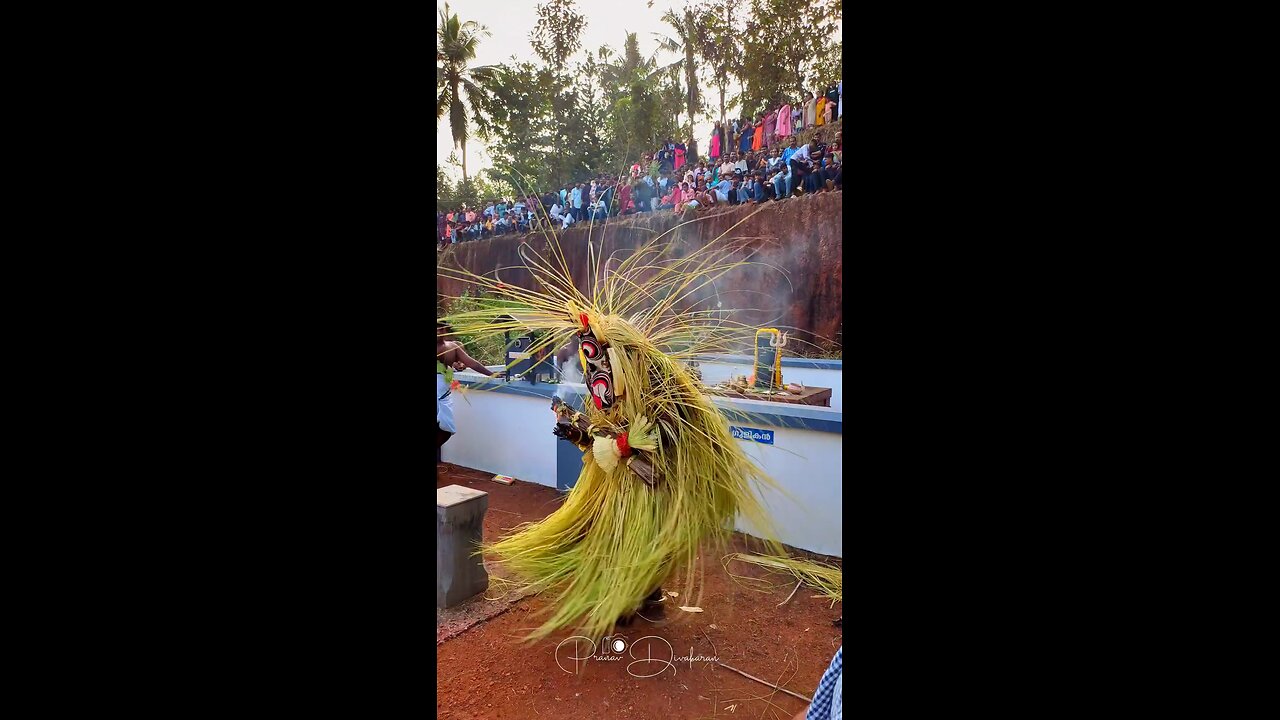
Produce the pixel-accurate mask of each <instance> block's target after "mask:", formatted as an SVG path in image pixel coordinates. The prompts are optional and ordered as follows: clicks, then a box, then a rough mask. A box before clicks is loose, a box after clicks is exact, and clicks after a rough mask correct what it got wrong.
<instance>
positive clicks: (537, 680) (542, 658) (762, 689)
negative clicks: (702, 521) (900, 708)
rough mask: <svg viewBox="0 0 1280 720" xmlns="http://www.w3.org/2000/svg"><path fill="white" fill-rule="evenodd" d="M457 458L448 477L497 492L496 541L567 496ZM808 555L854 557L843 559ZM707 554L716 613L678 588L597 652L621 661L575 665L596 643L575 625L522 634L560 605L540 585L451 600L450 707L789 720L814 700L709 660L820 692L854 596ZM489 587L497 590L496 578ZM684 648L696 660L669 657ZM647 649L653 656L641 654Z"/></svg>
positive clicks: (683, 719)
mask: <svg viewBox="0 0 1280 720" xmlns="http://www.w3.org/2000/svg"><path fill="white" fill-rule="evenodd" d="M448 467H449V472H448V473H446V474H442V475H438V476H437V481H436V486H437V487H444V486H446V485H454V484H457V485H463V486H466V487H472V488H476V489H479V490H484V491H485V492H487V493H489V510H488V513H487V514H486V516H485V521H484V535H485V539H486V540H491V539H494V538H496V537H499V536H500V535H502V534H506V533H507V532H509V531H510V529H511V528H512V527H514V526H515V525H516V524H518V523H521V522H530V521H536V520H539V519H541V518H543V517H546V516H547V515H549V514H550V513H551V512H553V511H554V510H555V509H556V507H558V505H559V502H560V495H559V493H558V492H556V490H554V489H553V488H548V487H545V486H542V485H537V484H533V483H526V482H521V481H519V480H517V481H516V482H515V484H513V485H510V486H505V485H501V484H499V483H496V482H493V481H492V480H491V479H490V478H491V477H492V475H491V474H488V473H482V472H480V471H477V470H471V469H469V468H462V467H458V466H448ZM745 542H746V538H745V536H740V535H736V534H735V537H734V541H733V544H734V548H733V549H745V547H746V546H745ZM795 554H803V555H807V556H808V557H811V558H814V559H818V560H825V561H828V562H833V563H834V564H837V565H839V564H840V561H839V559H836V558H825V557H822V556H815V555H812V554H807V553H800V552H798V551H796V552H795ZM705 560H706V562H704V565H705V576H704V577H703V578H702V579H701V582H700V583H699V585H700V588H697V589H696V590H695V592H699V593H700V597H699V598H698V599H697V600H696V603H697V605H698V606H699V607H701V608H702V609H703V612H701V613H697V614H694V613H687V612H684V611H681V610H679V609H678V607H677V606H679V605H684V604H686V603H688V602H690V601H691V600H690V599H689V598H676V597H667V598H666V602H664V606H666V605H670V607H666V609H665V612H664V613H662V616H661V617H658V618H653V619H654V620H656V622H650V621H647V620H644V619H638V620H636V621H635V622H634V623H633V624H632V625H631V626H629V627H620V628H618V632H617V634H618V635H620V636H621V638H622V639H623V643H624V646H625V648H626V649H625V650H624V651H623V652H622V653H621V654H616V653H612V652H608V651H606V652H604V653H597V657H601V658H617V659H616V660H604V659H591V660H587V661H585V662H577V663H575V662H574V661H573V659H572V658H573V657H574V653H575V651H576V652H577V656H578V657H584V656H586V655H587V654H588V652H589V651H588V652H584V651H583V650H582V649H581V648H579V647H578V646H579V641H573V640H566V639H567V638H568V636H569V635H570V634H571V633H562V634H560V635H557V636H555V637H553V638H551V639H549V640H544V641H541V642H538V643H536V644H534V645H532V646H525V645H522V644H520V637H521V636H522V635H523V634H524V633H525V632H527V631H528V630H530V629H532V628H533V627H535V626H536V625H537V624H538V617H537V616H536V613H538V611H540V610H544V609H546V607H547V602H548V601H547V600H546V599H544V598H543V597H540V596H530V597H525V598H522V599H514V600H485V599H484V598H476V599H475V600H471V601H467V603H464V604H463V605H462V606H460V607H458V608H451V609H449V610H444V611H437V615H436V624H437V633H436V635H437V648H436V652H437V661H438V666H437V673H436V691H437V698H438V699H437V706H436V709H437V713H438V716H439V717H441V718H447V719H449V720H480V719H483V720H530V719H531V718H541V717H546V718H583V719H584V720H596V719H597V718H599V719H601V720H604V719H614V718H619V719H621V718H645V719H646V720H659V719H660V720H695V719H700V718H724V719H726V720H729V719H733V718H768V719H771V720H781V719H787V720H789V719H790V718H791V717H793V716H794V715H795V714H796V713H798V712H800V711H801V710H803V709H804V708H805V707H806V703H805V702H803V701H801V700H799V699H797V698H795V697H792V696H791V695H788V694H786V693H784V692H780V691H777V690H775V689H774V688H772V687H769V686H767V685H763V684H760V683H757V682H754V681H752V680H749V679H747V678H745V677H743V676H742V675H739V674H738V673H735V672H733V671H732V670H728V669H725V668H724V667H720V666H719V665H718V664H716V662H714V661H711V660H709V658H716V659H718V662H719V663H723V664H725V665H729V666H732V667H733V668H736V669H737V670H741V671H742V672H745V673H748V674H750V675H754V676H755V677H757V678H760V679H763V680H767V681H768V682H771V683H774V684H775V685H779V686H781V687H783V688H786V689H787V690H790V691H793V692H795V693H797V694H799V695H803V696H805V697H810V696H811V695H812V694H813V691H814V690H815V689H816V688H817V686H818V680H819V678H821V677H822V673H823V671H824V670H826V668H827V665H828V664H829V663H830V662H831V657H832V656H833V655H834V654H835V652H836V650H837V649H838V648H839V647H840V646H841V643H842V637H843V631H842V630H841V629H840V628H838V627H835V626H833V625H832V620H835V619H836V618H838V617H840V615H841V607H842V605H841V604H840V603H837V604H836V606H835V607H834V608H832V607H831V601H830V600H827V599H823V598H815V597H812V596H813V595H815V594H816V591H814V590H812V589H811V588H808V587H801V588H800V589H799V591H798V592H796V593H795V594H794V595H792V596H791V599H790V600H789V601H787V602H786V603H785V604H782V605H781V606H779V603H783V601H784V600H786V599H787V596H788V595H791V592H792V589H793V588H794V587H795V582H794V581H791V580H789V576H785V575H777V574H771V573H769V572H767V571H766V570H765V569H764V568H760V567H757V566H754V565H747V564H745V563H740V562H735V563H731V569H732V570H733V572H734V573H736V574H738V575H744V576H749V577H754V578H767V579H768V580H770V581H771V582H773V583H775V588H774V589H773V590H772V591H771V592H760V591H758V590H753V589H751V588H748V587H744V586H743V585H742V584H740V583H739V582H736V581H734V580H733V579H732V578H730V577H729V575H728V573H727V572H726V570H725V568H724V567H723V566H722V563H721V559H720V558H719V557H714V558H705ZM486 566H487V567H489V570H490V574H491V575H496V576H499V577H501V576H502V575H503V573H502V569H501V567H500V566H499V565H498V564H497V563H495V562H493V561H490V560H486ZM667 589H668V590H673V589H675V588H674V587H669V588H667ZM489 594H490V595H491V596H492V595H496V594H497V593H496V592H494V591H493V589H492V588H491V593H489ZM646 636H647V639H645V638H646ZM562 642H564V644H563V645H561V643H562ZM558 645H559V646H560V647H559V648H558V649H557V646H558ZM681 657H684V658H691V659H687V660H685V661H681V662H672V663H668V662H665V661H666V660H671V659H674V658H681ZM638 658H641V659H643V661H640V662H637V659H638ZM649 658H653V659H652V660H651V659H649ZM575 666H576V667H575ZM575 670H576V674H575ZM636 676H642V677H636ZM645 676H651V677H645Z"/></svg>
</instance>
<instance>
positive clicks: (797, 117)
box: [791, 100, 804, 135]
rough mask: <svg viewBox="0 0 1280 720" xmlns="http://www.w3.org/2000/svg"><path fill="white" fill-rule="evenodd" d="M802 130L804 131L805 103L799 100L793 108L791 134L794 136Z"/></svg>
mask: <svg viewBox="0 0 1280 720" xmlns="http://www.w3.org/2000/svg"><path fill="white" fill-rule="evenodd" d="M801 130H804V101H803V100H797V101H796V103H795V104H794V105H792V106H791V133H792V134H793V135H794V134H795V133H798V132H800V131H801Z"/></svg>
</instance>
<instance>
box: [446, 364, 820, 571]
mask: <svg viewBox="0 0 1280 720" xmlns="http://www.w3.org/2000/svg"><path fill="white" fill-rule="evenodd" d="M704 367H705V366H704ZM819 372H821V371H819ZM468 374H470V373H468ZM476 377H477V378H478V376H476ZM578 388H581V386H580V385H579V386H578ZM464 397H465V399H464ZM453 398H454V403H453V408H454V417H455V419H456V421H457V425H458V434H457V435H455V436H454V437H453V438H451V439H450V440H449V442H448V443H445V446H444V449H443V452H442V459H443V460H444V461H445V462H450V463H455V464H458V465H464V466H466V467H471V468H475V469H477V470H483V471H485V472H491V473H494V474H501V475H510V476H512V477H515V478H518V479H520V480H524V481H527V482H534V483H538V484H539V485H546V486H548V487H555V486H556V443H558V442H563V441H562V440H560V439H559V438H557V437H556V436H555V435H552V434H551V424H552V423H553V422H554V418H553V416H552V413H551V411H550V401H549V400H548V399H547V398H545V397H542V396H521V395H516V394H510V393H498V392H487V391H484V390H464V391H463V392H455V393H454V395H453ZM714 402H715V403H716V404H717V405H720V406H724V407H732V408H739V409H743V410H748V411H750V410H758V411H763V410H766V409H768V410H776V408H777V407H778V403H768V402H761V401H755V400H736V399H729V398H716V399H715V401H714ZM820 412H821V413H822V414H824V415H825V414H830V415H831V417H832V418H833V419H839V418H841V416H842V413H841V412H840V411H839V410H835V409H832V410H820ZM733 424H735V425H742V424H746V425H749V426H750V427H754V428H760V429H765V430H773V431H774V444H773V445H764V444H761V443H757V442H753V441H749V440H739V441H737V442H740V443H742V449H743V451H744V452H746V454H747V456H748V457H750V458H751V459H753V460H755V462H756V464H757V465H759V466H760V468H761V469H762V470H764V472H765V473H766V474H768V475H769V476H770V477H771V478H773V480H774V481H775V482H776V483H777V484H778V485H779V486H780V487H781V488H782V489H783V490H784V491H785V492H786V493H788V494H790V496H791V497H790V499H789V498H787V497H785V496H784V495H782V494H779V493H777V492H772V491H766V493H765V494H764V497H763V500H764V503H765V506H766V508H767V510H768V512H769V514H770V516H771V517H772V518H773V522H774V524H775V529H776V530H777V532H778V535H779V537H778V539H779V540H781V541H782V542H784V543H786V544H787V545H791V546H793V547H798V548H801V549H804V550H809V551H811V552H818V553H822V554H825V555H835V556H837V557H843V551H844V548H843V546H842V542H841V528H842V527H843V516H842V513H841V505H842V497H843V493H844V486H843V483H842V482H841V475H842V472H843V458H842V454H841V453H842V435H841V434H839V433H829V432H817V431H814V430H799V429H794V428H779V427H773V426H770V425H768V424H762V423H756V422H746V421H738V420H734V421H733ZM735 527H736V529H738V530H739V531H741V532H744V533H748V534H752V535H758V534H759V530H758V529H755V528H752V527H750V525H749V524H748V523H746V521H745V520H743V519H742V518H739V519H738V522H737V523H736V525H735Z"/></svg>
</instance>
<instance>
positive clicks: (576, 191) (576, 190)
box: [569, 184, 582, 220]
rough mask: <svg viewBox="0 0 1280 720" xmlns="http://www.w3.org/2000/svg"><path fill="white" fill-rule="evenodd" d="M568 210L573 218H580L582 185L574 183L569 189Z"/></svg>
mask: <svg viewBox="0 0 1280 720" xmlns="http://www.w3.org/2000/svg"><path fill="white" fill-rule="evenodd" d="M569 210H570V212H571V214H572V215H573V219H574V220H581V219H582V185H581V184H578V185H574V186H573V189H572V190H570V191H569Z"/></svg>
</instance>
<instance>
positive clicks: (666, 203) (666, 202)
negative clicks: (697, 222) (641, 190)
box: [658, 184, 683, 210]
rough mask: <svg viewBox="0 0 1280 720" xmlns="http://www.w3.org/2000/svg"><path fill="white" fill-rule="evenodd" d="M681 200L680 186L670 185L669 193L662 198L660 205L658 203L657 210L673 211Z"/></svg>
mask: <svg viewBox="0 0 1280 720" xmlns="http://www.w3.org/2000/svg"><path fill="white" fill-rule="evenodd" d="M682 199H683V195H682V193H681V192H680V186H679V185H675V184H672V186H671V192H669V193H667V194H666V195H665V196H663V198H662V201H661V203H659V205H658V209H659V210H674V209H675V207H676V206H677V205H679V204H680V201H681V200H682Z"/></svg>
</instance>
